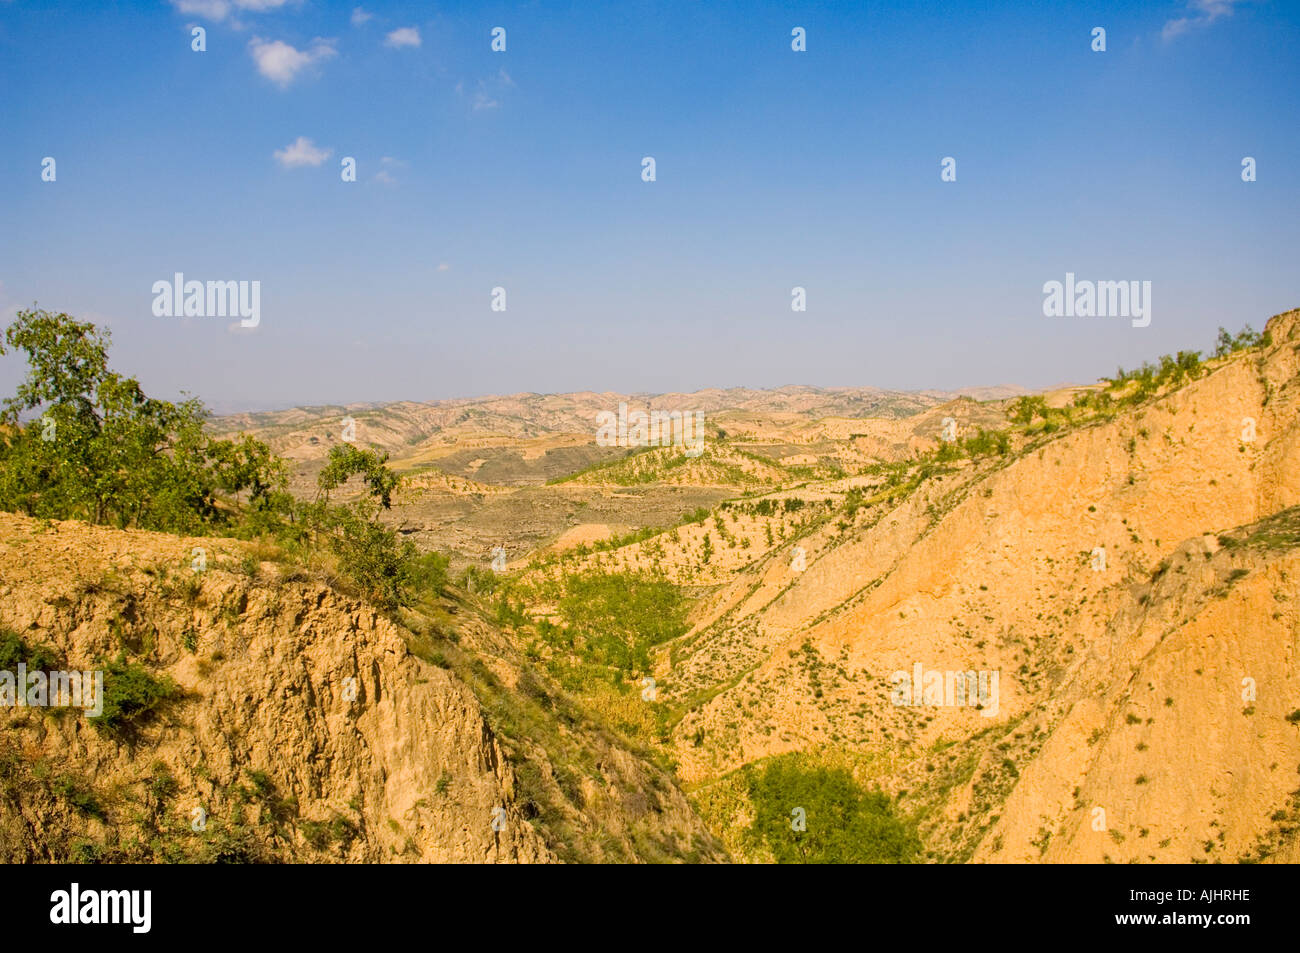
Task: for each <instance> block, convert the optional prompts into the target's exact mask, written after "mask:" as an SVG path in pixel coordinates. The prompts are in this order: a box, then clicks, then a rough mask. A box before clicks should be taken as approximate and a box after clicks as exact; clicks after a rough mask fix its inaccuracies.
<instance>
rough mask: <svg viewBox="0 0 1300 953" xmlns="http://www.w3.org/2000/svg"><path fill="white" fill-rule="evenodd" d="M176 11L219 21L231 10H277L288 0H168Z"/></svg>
mask: <svg viewBox="0 0 1300 953" xmlns="http://www.w3.org/2000/svg"><path fill="white" fill-rule="evenodd" d="M169 2H170V3H171V5H172V6H173V7H174V8H175V9H176V12H177V13H186V14H190V15H192V16H196V17H203V18H204V19H205V20H215V21H218V22H220V21H221V20H224V19H225V18H226V17H228V16H229V15H230V13H231V11H233V10H247V11H248V12H250V13H265V12H266V11H267V10H278V9H279V8H280V7H282V6H284V5H285V4H286V3H288V2H289V0H169Z"/></svg>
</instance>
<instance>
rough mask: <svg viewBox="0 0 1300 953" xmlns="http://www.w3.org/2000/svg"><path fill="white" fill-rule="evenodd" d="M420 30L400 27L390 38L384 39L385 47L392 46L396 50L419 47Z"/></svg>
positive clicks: (389, 35)
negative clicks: (405, 47)
mask: <svg viewBox="0 0 1300 953" xmlns="http://www.w3.org/2000/svg"><path fill="white" fill-rule="evenodd" d="M419 45H420V30H419V28H418V27H413V26H403V27H398V28H397V29H396V30H394V31H393V32H392V33H390V34H388V36H386V37H384V46H391V47H392V48H393V49H395V50H400V49H401V48H402V47H404V46H419Z"/></svg>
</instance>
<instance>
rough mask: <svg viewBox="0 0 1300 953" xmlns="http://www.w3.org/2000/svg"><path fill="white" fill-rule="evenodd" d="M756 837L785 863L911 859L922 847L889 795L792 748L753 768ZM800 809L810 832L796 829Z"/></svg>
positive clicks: (752, 833)
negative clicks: (810, 761)
mask: <svg viewBox="0 0 1300 953" xmlns="http://www.w3.org/2000/svg"><path fill="white" fill-rule="evenodd" d="M745 770H746V772H747V773H748V783H749V796H750V800H751V801H752V802H753V805H754V811H755V817H754V823H753V825H752V826H751V827H750V836H751V837H753V838H755V839H756V840H758V841H761V842H762V843H764V844H766V845H767V847H768V848H769V849H770V850H771V851H772V854H773V856H774V857H775V858H776V862H777V863H779V864H906V863H911V862H912V861H913V860H914V859H915V858H916V856H917V854H918V853H919V852H920V849H921V842H920V838H919V837H918V836H917V834H916V832H915V830H913V828H912V827H911V826H910V825H908V824H907V823H905V822H904V821H903V820H901V819H900V818H899V817H898V816H897V815H895V814H894V810H893V804H892V802H891V801H890V799H889V797H888V796H886V795H885V794H883V793H881V792H879V791H866V790H864V789H863V788H861V787H860V786H859V785H858V784H857V782H856V781H854V780H853V775H851V774H850V773H849V772H848V771H846V770H844V769H843V768H826V767H820V766H809V765H807V764H806V763H805V756H803V755H801V754H798V753H792V754H785V755H779V756H777V757H775V758H772V759H771V760H770V761H768V762H767V763H766V765H765V766H762V767H758V766H755V765H750V766H748V767H747V768H746V769H745ZM796 808H799V809H801V810H802V820H803V826H804V827H805V829H804V830H798V829H796V826H797V825H796V823H795V822H796V820H797V819H798V815H797V814H796V813H795V809H796Z"/></svg>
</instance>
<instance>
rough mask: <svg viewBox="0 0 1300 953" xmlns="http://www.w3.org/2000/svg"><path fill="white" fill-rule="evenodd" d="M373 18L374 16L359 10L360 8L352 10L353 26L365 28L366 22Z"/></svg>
mask: <svg viewBox="0 0 1300 953" xmlns="http://www.w3.org/2000/svg"><path fill="white" fill-rule="evenodd" d="M374 18H375V15H374V14H373V13H367V12H366V11H365V10H363V9H361V7H353V8H352V25H353V26H365V25H366V23H367V22H369V21H370V20H373V19H374Z"/></svg>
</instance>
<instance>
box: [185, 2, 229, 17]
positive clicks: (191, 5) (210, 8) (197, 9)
mask: <svg viewBox="0 0 1300 953" xmlns="http://www.w3.org/2000/svg"><path fill="white" fill-rule="evenodd" d="M171 5H172V6H173V7H175V8H176V12H177V13H184V14H188V15H191V16H196V17H203V18H204V19H205V20H218V21H219V20H224V19H225V18H226V17H227V16H229V15H230V7H231V5H230V0H171Z"/></svg>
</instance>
